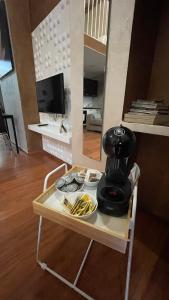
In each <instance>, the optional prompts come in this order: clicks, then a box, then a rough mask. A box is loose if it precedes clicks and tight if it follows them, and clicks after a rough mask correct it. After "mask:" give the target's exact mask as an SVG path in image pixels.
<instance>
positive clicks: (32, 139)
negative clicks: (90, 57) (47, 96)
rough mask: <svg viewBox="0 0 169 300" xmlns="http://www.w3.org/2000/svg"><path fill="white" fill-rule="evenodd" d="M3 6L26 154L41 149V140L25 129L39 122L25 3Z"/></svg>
mask: <svg viewBox="0 0 169 300" xmlns="http://www.w3.org/2000/svg"><path fill="white" fill-rule="evenodd" d="M6 7H7V13H8V21H9V27H10V33H11V41H12V49H13V57H14V64H15V69H16V74H17V79H18V86H19V91H20V97H21V105H22V111H23V119H24V125H25V130H26V137H27V143H28V151H29V152H30V151H37V150H39V149H41V137H40V136H38V135H37V134H34V133H32V132H30V131H29V130H28V124H31V123H38V122H39V113H38V108H37V100H36V91H35V71H34V63H33V51H32V39H31V29H30V18H29V1H28V0H24V1H22V0H6Z"/></svg>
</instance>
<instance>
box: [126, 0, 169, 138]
mask: <svg viewBox="0 0 169 300" xmlns="http://www.w3.org/2000/svg"><path fill="white" fill-rule="evenodd" d="M168 8H169V5H168V3H167V1H153V0H150V1H145V0H143V1H142V0H137V1H136V5H135V12H134V19H133V28H132V36H131V45H130V53H129V63H128V72H127V80H126V91H125V97H124V104H123V117H122V124H123V125H124V126H126V127H128V128H130V129H132V130H133V131H136V132H140V133H148V134H154V135H161V136H169V127H168V126H164V125H159V124H158V125H149V124H142V123H132V122H131V123H130V122H126V121H124V114H125V113H128V112H129V110H130V107H131V103H132V102H133V101H136V100H137V99H143V100H164V101H165V103H166V104H169V84H168V78H169V54H168V53H169V41H168V35H169V16H168ZM167 123H168V122H167Z"/></svg>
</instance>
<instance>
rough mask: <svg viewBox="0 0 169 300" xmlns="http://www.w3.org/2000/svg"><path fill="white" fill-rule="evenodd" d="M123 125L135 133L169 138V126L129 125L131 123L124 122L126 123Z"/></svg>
mask: <svg viewBox="0 0 169 300" xmlns="http://www.w3.org/2000/svg"><path fill="white" fill-rule="evenodd" d="M122 125H123V126H126V127H128V128H129V129H131V130H133V131H135V132H142V133H149V134H156V135H162V136H169V127H168V126H161V125H148V124H140V123H129V122H124V121H122Z"/></svg>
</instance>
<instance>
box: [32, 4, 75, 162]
mask: <svg viewBox="0 0 169 300" xmlns="http://www.w3.org/2000/svg"><path fill="white" fill-rule="evenodd" d="M32 43H33V53H34V62H35V74H36V81H39V80H42V79H45V78H48V77H51V76H53V75H56V74H59V73H63V74H64V86H65V90H66V114H65V116H64V125H65V127H66V128H67V130H68V131H69V132H71V103H70V64H71V61H70V1H69V0H62V1H61V2H59V4H58V5H57V6H56V7H55V8H54V9H53V10H52V11H51V12H50V14H49V15H48V16H47V17H46V18H45V19H44V20H43V21H42V22H41V23H40V24H39V25H38V26H37V28H36V29H35V30H34V31H33V32H32ZM40 121H41V123H47V124H50V125H51V126H56V127H55V128H56V130H59V129H58V128H59V126H58V125H59V124H60V121H61V116H59V115H56V114H46V113H43V114H42V113H40ZM42 142H43V149H44V150H45V151H47V152H49V153H51V154H52V155H55V156H57V157H59V158H61V159H63V158H64V160H65V161H67V162H68V163H71V162H72V148H71V145H66V144H64V143H62V142H59V141H57V140H51V139H48V138H46V137H43V138H42ZM54 148H55V149H54Z"/></svg>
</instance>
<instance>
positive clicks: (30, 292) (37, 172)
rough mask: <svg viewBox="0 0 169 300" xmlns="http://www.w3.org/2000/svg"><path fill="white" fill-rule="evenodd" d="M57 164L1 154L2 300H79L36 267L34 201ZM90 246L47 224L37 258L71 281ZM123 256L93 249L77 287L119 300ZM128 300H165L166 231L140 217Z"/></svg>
mask: <svg viewBox="0 0 169 300" xmlns="http://www.w3.org/2000/svg"><path fill="white" fill-rule="evenodd" d="M60 163H61V162H60V161H58V160H56V159H54V158H52V157H50V156H48V155H47V154H45V153H42V154H36V155H32V156H27V155H25V154H23V153H21V154H20V155H18V156H17V157H16V158H14V157H10V155H8V157H6V156H3V155H2V153H1V154H0V299H1V300H22V299H23V300H35V299H36V300H37V299H38V300H78V299H83V298H82V297H81V296H79V295H78V294H76V293H75V292H74V291H72V290H71V289H70V288H69V287H66V286H65V285H63V284H62V283H61V282H59V281H58V280H57V279H55V278H54V277H53V276H52V275H50V274H49V273H47V272H45V271H42V270H41V269H40V268H39V267H38V266H37V265H36V262H35V248H36V238H37V225H38V223H37V222H38V218H37V216H35V215H34V214H33V212H32V200H33V199H34V198H35V197H36V196H37V195H38V194H39V193H41V191H42V186H43V179H44V176H45V174H46V173H48V172H49V171H50V170H52V169H53V168H55V167H56V166H57V165H59V164H60ZM88 242H89V240H88V239H87V238H84V237H82V236H80V235H78V234H76V233H73V232H71V231H69V230H67V229H64V228H63V227H61V226H59V225H55V224H52V223H51V222H49V221H45V223H44V230H43V240H42V251H41V256H42V258H44V259H45V261H46V262H47V263H48V264H49V265H50V266H51V267H53V268H54V269H55V270H57V271H58V272H59V273H61V274H63V275H64V276H65V277H66V278H67V279H69V280H72V281H73V278H74V276H75V273H76V272H77V270H78V267H79V264H80V261H81V259H82V256H83V255H84V253H85V250H86V247H87V245H88ZM125 268H126V255H122V254H119V253H117V252H115V251H112V250H111V249H109V248H107V247H105V246H102V245H100V244H98V243H94V245H93V246H92V249H91V252H90V255H89V257H88V259H87V263H86V266H85V268H84V271H83V273H82V277H81V279H80V281H79V287H80V288H82V289H84V290H85V291H86V292H88V293H89V294H91V295H92V296H93V297H95V299H97V300H109V299H110V300H111V299H112V300H113V299H115V300H121V299H123V290H124V280H125ZM129 299H130V300H167V299H169V227H168V224H165V223H163V222H161V221H160V220H158V219H157V218H155V217H153V216H151V215H148V214H146V213H144V212H138V214H137V222H136V238H135V242H134V257H133V265H132V278H131V288H130V297H129Z"/></svg>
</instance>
